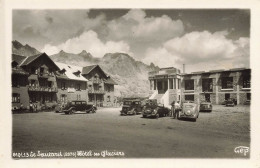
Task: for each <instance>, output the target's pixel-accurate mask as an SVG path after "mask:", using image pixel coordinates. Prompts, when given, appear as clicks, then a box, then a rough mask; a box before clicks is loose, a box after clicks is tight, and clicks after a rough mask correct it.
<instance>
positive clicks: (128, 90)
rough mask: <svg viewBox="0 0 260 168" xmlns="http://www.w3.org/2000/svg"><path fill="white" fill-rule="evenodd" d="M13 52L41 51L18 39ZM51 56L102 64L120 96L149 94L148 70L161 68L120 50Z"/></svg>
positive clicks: (74, 62)
mask: <svg viewBox="0 0 260 168" xmlns="http://www.w3.org/2000/svg"><path fill="white" fill-rule="evenodd" d="M12 52H13V53H14V54H18V55H24V56H32V55H35V54H39V53H40V52H39V51H38V50H37V49H35V48H33V47H31V46H29V45H28V44H26V45H22V44H21V43H20V42H18V41H13V42H12ZM50 58H51V59H52V60H53V61H56V62H62V63H66V64H71V65H77V66H88V65H94V64H98V65H100V67H101V68H102V69H103V70H104V71H105V72H106V73H107V74H108V75H110V76H111V77H112V79H114V80H115V81H116V82H117V83H118V85H116V86H115V95H116V96H119V97H133V96H135V97H136V96H140V97H146V96H148V95H149V81H148V72H150V71H155V70H158V69H159V67H158V66H155V65H154V64H153V63H151V64H150V65H147V64H144V63H143V62H141V61H137V60H135V59H134V58H132V57H131V56H129V55H128V54H126V53H119V52H118V53H107V54H105V55H104V56H103V57H102V58H96V57H93V56H92V55H91V53H89V52H87V51H85V50H83V51H82V52H80V53H78V54H72V53H67V52H65V51H63V50H61V51H60V52H59V53H57V54H54V55H50Z"/></svg>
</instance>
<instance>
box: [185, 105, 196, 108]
mask: <svg viewBox="0 0 260 168" xmlns="http://www.w3.org/2000/svg"><path fill="white" fill-rule="evenodd" d="M184 107H185V108H193V107H194V106H193V105H185V106H184Z"/></svg>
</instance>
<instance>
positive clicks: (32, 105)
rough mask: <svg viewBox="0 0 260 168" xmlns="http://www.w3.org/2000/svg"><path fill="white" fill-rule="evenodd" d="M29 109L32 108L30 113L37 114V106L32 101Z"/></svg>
mask: <svg viewBox="0 0 260 168" xmlns="http://www.w3.org/2000/svg"><path fill="white" fill-rule="evenodd" d="M29 107H30V112H32V113H33V112H37V104H36V103H32V102H31V101H30V105H29Z"/></svg>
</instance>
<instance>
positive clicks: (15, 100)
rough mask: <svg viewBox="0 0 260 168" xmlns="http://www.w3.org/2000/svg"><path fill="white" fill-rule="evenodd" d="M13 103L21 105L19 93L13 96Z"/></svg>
mask: <svg viewBox="0 0 260 168" xmlns="http://www.w3.org/2000/svg"><path fill="white" fill-rule="evenodd" d="M12 102H13V103H20V94H18V93H13V94H12Z"/></svg>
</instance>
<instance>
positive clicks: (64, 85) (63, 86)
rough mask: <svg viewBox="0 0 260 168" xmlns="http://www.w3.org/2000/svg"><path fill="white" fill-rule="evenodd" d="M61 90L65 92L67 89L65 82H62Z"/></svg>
mask: <svg viewBox="0 0 260 168" xmlns="http://www.w3.org/2000/svg"><path fill="white" fill-rule="evenodd" d="M61 89H62V90H65V89H66V83H65V82H61Z"/></svg>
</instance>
